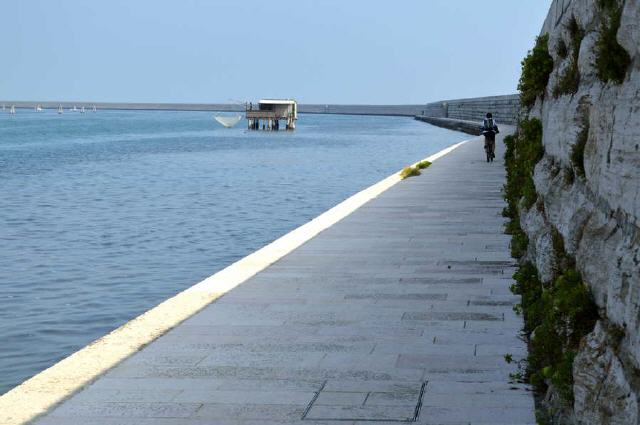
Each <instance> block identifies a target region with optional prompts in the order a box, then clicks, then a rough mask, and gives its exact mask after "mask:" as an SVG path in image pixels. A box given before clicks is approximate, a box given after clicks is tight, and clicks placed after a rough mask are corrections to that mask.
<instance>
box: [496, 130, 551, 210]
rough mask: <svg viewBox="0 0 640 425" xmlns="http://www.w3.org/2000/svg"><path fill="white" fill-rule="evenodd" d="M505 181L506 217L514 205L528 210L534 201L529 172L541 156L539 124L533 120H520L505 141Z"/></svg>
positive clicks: (533, 188) (531, 171)
mask: <svg viewBox="0 0 640 425" xmlns="http://www.w3.org/2000/svg"><path fill="white" fill-rule="evenodd" d="M505 145H506V151H505V163H506V167H507V182H506V184H505V186H504V192H505V199H507V202H508V207H507V208H508V213H509V214H508V216H510V217H513V216H514V213H515V212H516V211H517V208H518V203H519V202H520V201H521V199H522V200H523V201H522V202H523V203H524V207H525V208H531V206H532V205H533V204H535V202H536V200H537V199H538V194H537V193H536V188H535V185H534V183H533V171H534V168H535V166H536V164H537V163H538V161H540V159H541V158H542V155H543V153H544V148H543V146H542V123H541V122H540V120H538V119H536V118H533V119H530V120H528V119H527V120H522V121H520V124H519V128H518V132H517V133H516V134H515V135H514V136H508V137H506V138H505Z"/></svg>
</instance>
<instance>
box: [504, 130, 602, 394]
mask: <svg viewBox="0 0 640 425" xmlns="http://www.w3.org/2000/svg"><path fill="white" fill-rule="evenodd" d="M541 141H542V125H541V123H540V121H538V120H536V119H531V120H523V121H521V122H520V124H519V127H518V132H517V134H516V135H514V136H511V137H507V138H505V144H506V150H505V165H506V169H507V170H506V171H507V183H506V184H505V189H504V195H505V200H506V201H507V207H506V208H505V210H504V211H503V215H504V216H506V217H509V218H510V221H509V222H508V224H507V226H506V232H507V233H509V234H511V235H512V241H511V250H512V255H513V256H514V257H515V258H520V259H521V258H524V255H525V254H526V251H527V247H528V244H529V240H528V238H527V235H526V233H525V232H524V231H523V230H522V228H521V226H520V221H519V216H520V211H521V209H522V208H530V207H531V206H533V204H534V203H535V200H534V201H533V202H532V201H531V199H527V198H528V197H530V198H532V199H537V193H535V186H533V185H532V182H533V168H534V166H535V164H536V163H537V162H538V161H539V160H540V158H541V157H542V155H543V147H542V143H541ZM529 180H530V181H531V187H532V190H533V192H534V195H530V194H528V193H527V186H528V184H527V181H529ZM540 208H542V210H543V211H544V205H543V204H542V205H541V206H540ZM551 236H552V242H553V249H554V253H555V255H556V261H555V265H556V267H555V269H554V274H555V278H554V279H553V280H552V282H550V283H547V284H543V283H542V282H541V281H540V279H539V276H538V271H537V270H536V268H535V266H534V265H533V264H532V263H531V262H524V263H521V264H520V266H519V268H518V271H517V272H516V273H515V274H514V276H513V277H514V280H515V284H514V285H513V286H512V291H513V292H514V293H515V294H519V295H520V296H521V297H522V301H521V304H520V305H519V306H518V308H517V309H516V311H518V312H521V314H522V315H523V318H524V329H523V332H524V334H525V336H526V337H527V338H528V340H529V355H528V357H527V362H526V363H527V365H526V368H525V373H524V378H525V380H526V381H527V382H530V383H531V384H532V385H533V386H534V388H535V389H536V390H537V391H538V392H539V393H540V394H542V393H544V392H546V391H547V389H548V388H549V385H552V386H553V388H554V390H555V391H556V393H557V394H558V395H559V396H560V399H561V400H562V401H563V402H564V403H565V404H566V405H567V406H569V405H571V404H572V402H573V373H572V368H573V360H574V358H575V355H576V353H577V350H578V347H579V343H580V340H581V339H582V338H583V337H584V336H585V335H587V334H588V333H589V332H591V331H592V330H593V327H594V325H595V322H596V320H597V319H598V314H597V309H596V307H595V304H594V302H593V300H592V297H591V294H590V292H589V289H588V288H587V286H586V285H585V284H584V282H583V281H582V277H581V276H580V273H579V272H578V271H577V270H576V268H575V260H574V259H573V258H572V257H571V256H570V255H568V254H567V252H566V251H565V247H564V240H563V238H562V235H561V234H560V233H559V232H558V231H557V230H556V229H553V231H552V235H551Z"/></svg>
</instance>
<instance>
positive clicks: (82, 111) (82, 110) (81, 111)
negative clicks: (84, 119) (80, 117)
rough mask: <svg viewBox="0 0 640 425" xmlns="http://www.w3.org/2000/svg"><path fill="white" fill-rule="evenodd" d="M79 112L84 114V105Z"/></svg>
mask: <svg viewBox="0 0 640 425" xmlns="http://www.w3.org/2000/svg"><path fill="white" fill-rule="evenodd" d="M80 113H81V114H84V106H83V107H82V109H80Z"/></svg>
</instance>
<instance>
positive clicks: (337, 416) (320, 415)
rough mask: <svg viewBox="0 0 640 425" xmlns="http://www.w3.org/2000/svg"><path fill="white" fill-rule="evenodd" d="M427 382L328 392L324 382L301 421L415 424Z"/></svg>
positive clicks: (364, 386)
mask: <svg viewBox="0 0 640 425" xmlns="http://www.w3.org/2000/svg"><path fill="white" fill-rule="evenodd" d="M426 386H427V382H426V381H425V382H412V383H403V384H402V385H400V386H398V387H396V388H387V389H381V388H371V389H370V390H369V391H367V390H366V384H365V385H363V386H362V388H359V389H358V390H354V391H350V390H346V391H342V390H327V389H326V388H327V387H328V386H327V382H325V383H324V384H323V385H322V388H320V390H319V391H318V392H316V394H315V396H314V397H313V399H312V400H311V402H310V403H309V405H308V406H307V408H306V410H305V412H304V414H303V415H302V419H303V420H313V421H370V422H401V423H402V422H405V423H407V422H415V421H417V419H418V416H419V415H420V408H421V407H422V396H423V394H424V391H425V388H426Z"/></svg>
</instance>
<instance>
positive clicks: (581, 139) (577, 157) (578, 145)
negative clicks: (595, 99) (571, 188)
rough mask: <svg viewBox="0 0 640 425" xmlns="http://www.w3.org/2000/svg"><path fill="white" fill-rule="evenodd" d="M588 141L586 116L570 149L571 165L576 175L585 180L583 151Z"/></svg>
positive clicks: (587, 120) (587, 118) (587, 119)
mask: <svg viewBox="0 0 640 425" xmlns="http://www.w3.org/2000/svg"><path fill="white" fill-rule="evenodd" d="M588 139H589V117H588V116H586V117H585V118H584V119H583V122H582V128H581V129H580V132H579V133H578V136H577V137H576V142H575V143H574V144H573V146H572V147H571V163H572V164H573V167H574V168H575V170H576V172H577V174H578V175H579V176H580V177H582V178H585V171H584V149H585V147H586V146H587V140H588Z"/></svg>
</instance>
